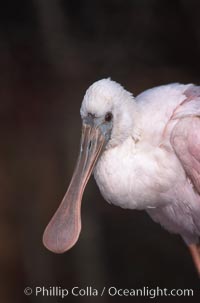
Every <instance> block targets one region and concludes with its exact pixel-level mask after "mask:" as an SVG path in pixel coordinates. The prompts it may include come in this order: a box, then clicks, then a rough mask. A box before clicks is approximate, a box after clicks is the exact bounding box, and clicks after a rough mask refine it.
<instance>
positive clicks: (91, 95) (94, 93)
mask: <svg viewBox="0 0 200 303" xmlns="http://www.w3.org/2000/svg"><path fill="white" fill-rule="evenodd" d="M80 112H81V117H82V122H83V126H82V137H81V146H80V153H79V158H78V161H77V165H76V168H75V171H74V174H73V177H72V180H71V183H70V185H69V188H68V190H67V193H66V195H65V197H64V198H63V201H62V203H61V205H60V207H59V208H58V210H57V211H56V213H55V214H54V216H53V218H52V219H51V221H50V223H49V224H48V226H47V228H46V230H45V233H44V237H43V242H44V245H45V246H46V247H47V248H48V249H50V250H52V251H54V252H57V253H62V252H64V251H66V250H68V249H69V248H71V247H72V246H73V245H74V244H75V243H76V241H77V239H78V236H79V233H80V230H81V217H80V209H81V200H82V195H83V192H84V189H85V186H86V184H87V182H88V180H89V177H90V175H91V173H92V171H93V168H94V166H95V163H96V162H97V160H98V158H99V157H100V155H101V153H102V152H103V151H104V150H105V149H108V148H111V147H114V146H116V145H118V144H121V143H122V142H123V141H124V140H125V139H126V138H127V137H128V136H129V135H130V134H131V131H132V129H133V123H134V113H136V110H135V102H134V99H133V96H132V95H131V93H129V92H128V91H126V90H125V89H124V88H123V87H122V86H121V85H120V84H118V83H116V82H114V81H112V80H110V79H103V80H99V81H97V82H95V83H94V84H92V85H91V86H90V87H89V88H88V90H87V91H86V94H85V96H84V99H83V102H82V106H81V110H80Z"/></svg>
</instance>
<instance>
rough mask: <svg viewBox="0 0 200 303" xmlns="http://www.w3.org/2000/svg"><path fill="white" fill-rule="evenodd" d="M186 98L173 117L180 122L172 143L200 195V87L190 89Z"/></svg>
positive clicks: (174, 132) (173, 134)
mask: <svg viewBox="0 0 200 303" xmlns="http://www.w3.org/2000/svg"><path fill="white" fill-rule="evenodd" d="M185 96H186V99H185V100H184V102H183V103H182V105H180V107H179V108H178V109H177V111H176V112H175V115H174V117H173V119H178V122H177V123H176V125H175V127H174V128H173V131H172V133H171V137H170V141H171V144H172V147H173V148H174V151H175V153H176V155H177V157H178V158H179V160H180V162H181V164H182V166H183V168H184V169H185V172H186V174H187V176H188V177H189V178H190V180H191V181H192V183H193V185H194V188H195V190H196V191H197V192H198V193H199V194H200V87H195V86H192V87H190V88H189V89H188V90H187V91H186V92H185Z"/></svg>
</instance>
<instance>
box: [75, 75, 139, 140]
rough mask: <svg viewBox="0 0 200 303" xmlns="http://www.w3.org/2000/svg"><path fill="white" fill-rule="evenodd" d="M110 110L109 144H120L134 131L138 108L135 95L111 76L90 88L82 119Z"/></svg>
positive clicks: (85, 98)
mask: <svg viewBox="0 0 200 303" xmlns="http://www.w3.org/2000/svg"><path fill="white" fill-rule="evenodd" d="M108 112H111V113H112V114H113V129H112V133H111V139H110V141H109V146H110V145H111V146H113V145H118V144H119V143H121V142H123V141H124V140H125V139H126V138H127V137H128V136H129V135H130V134H131V133H132V132H133V125H134V120H135V118H136V116H137V110H136V103H135V101H134V97H133V95H132V94H131V93H130V92H128V91H127V90H125V89H124V88H123V87H122V86H121V85H120V84H119V83H117V82H115V81H112V80H111V79H110V78H108V79H102V80H99V81H97V82H95V83H93V84H92V85H91V86H90V87H89V88H88V90H87V91H86V94H85V96H84V98H83V102H82V106H81V110H80V113H81V117H82V119H84V118H85V117H87V115H88V114H89V113H90V114H93V115H94V116H95V117H97V118H99V117H104V116H105V115H106V113H108Z"/></svg>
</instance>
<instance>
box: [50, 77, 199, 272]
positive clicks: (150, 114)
mask: <svg viewBox="0 0 200 303" xmlns="http://www.w3.org/2000/svg"><path fill="white" fill-rule="evenodd" d="M199 116H200V88H199V87H197V86H194V85H193V84H188V85H182V84H177V83H175V84H169V85H163V86H159V87H155V88H152V89H149V90H147V91H145V92H143V93H141V94H140V95H139V96H137V97H136V98H134V97H133V96H132V94H131V93H129V92H128V91H126V90H125V89H124V88H123V87H122V86H121V85H120V84H118V83H116V82H114V81H112V80H110V79H103V80H100V81H97V82H95V83H94V84H93V85H91V86H90V87H89V89H88V90H87V92H86V94H85V97H84V99H83V103H82V106H81V117H82V120H83V124H84V127H86V128H87V132H88V133H87V135H85V132H86V131H85V130H83V135H82V145H81V153H80V158H79V162H78V165H77V172H76V173H75V175H74V177H73V179H72V183H71V184H70V187H69V190H68V192H67V194H66V196H65V197H64V199H63V202H62V204H61V206H60V208H59V209H58V211H57V213H56V214H55V215H54V217H53V219H52V221H51V222H50V224H49V225H48V227H47V229H46V233H45V236H44V242H45V245H46V246H47V247H48V248H50V249H51V250H54V251H56V252H61V251H63V250H67V249H69V248H70V247H71V246H72V245H73V244H74V243H75V241H76V240H77V238H78V234H79V232H80V222H79V221H80V214H79V213H80V200H81V198H82V193H83V190H84V188H85V185H86V183H87V180H88V179H89V176H90V174H91V172H92V168H93V167H94V165H95V163H96V165H95V167H94V177H95V179H96V182H97V184H98V186H99V188H100V191H101V193H102V195H103V196H104V198H105V199H106V200H107V201H108V202H109V203H113V204H115V205H118V206H120V207H123V208H130V209H144V210H146V211H147V212H148V213H149V215H150V216H151V217H152V219H153V220H154V221H156V222H159V223H160V224H161V225H162V226H164V227H165V228H166V229H167V230H169V231H171V232H174V233H178V234H180V235H181V236H182V238H183V239H184V241H185V242H186V244H187V245H189V247H190V250H191V252H192V255H193V257H194V260H195V264H196V265H197V268H198V270H199V272H200V258H199V257H198V256H197V247H196V246H195V245H194V244H196V243H198V240H199V236H200V195H199V194H200V119H199ZM88 138H89V139H88ZM97 138H98V140H100V141H99V142H100V143H98V144H97V143H95V142H97ZM86 139H87V140H89V141H87V142H86ZM95 144H96V145H95ZM100 145H101V147H98V146H100ZM83 150H86V151H85V156H83ZM100 150H101V152H100ZM91 157H93V160H92V161H91V163H90V164H88V163H89V162H88V161H89V160H88V159H90V158H91ZM82 158H84V160H82ZM81 161H83V162H84V163H83V164H80V163H82V162H81ZM80 167H81V169H80ZM78 171H79V173H80V177H79V178H80V179H81V180H82V179H84V180H85V181H81V180H80V179H78V177H77V173H78ZM76 179H77V180H76ZM74 180H76V181H74ZM76 184H78V185H77V188H78V189H77V190H78V191H79V195H77V193H76V195H75V196H76V198H74V191H72V188H73V189H75V187H76ZM75 191H76V190H75ZM72 192H73V194H72ZM70 201H71V202H70ZM74 201H76V202H77V203H76V205H79V206H78V207H76V208H74V209H73V211H70V210H69V208H70V207H69V205H70V203H72V202H73V203H74ZM72 217H73V218H74V219H72ZM69 218H70V219H69ZM64 220H65V221H64ZM66 222H68V223H66ZM69 222H70V224H69ZM58 223H59V224H58ZM58 225H59V228H58ZM60 226H61V227H62V228H60ZM71 226H73V228H72V227H71ZM69 231H70V232H71V236H70V239H71V240H69V236H65V233H67V232H68V233H69ZM55 237H56V244H55ZM62 241H64V242H65V245H63V246H62V245H61V242H62ZM59 243H60V244H59ZM61 246H62V249H61V248H60V247H61Z"/></svg>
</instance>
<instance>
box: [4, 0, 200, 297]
mask: <svg viewBox="0 0 200 303" xmlns="http://www.w3.org/2000/svg"><path fill="white" fill-rule="evenodd" d="M199 10H200V3H199V1H195V0H190V1H187V0H173V1H170V0H163V1H160V0H148V1H145V0H126V1H124V0H101V1H100V0H96V1H92V0H85V1H83V0H74V1H64V0H60V1H59V0H58V1H55V0H31V1H26V0H23V1H22V0H18V1H14V0H13V1H11V0H7V1H2V2H1V4H0V125H1V127H0V135H1V137H0V138H1V139H0V191H1V193H0V194H1V203H0V302H2V303H10V302H11V303H12V302H14V303H15V302H17V303H18V302H20V303H24V302H28V303H29V302H30V303H35V302H37V303H40V302H52V303H54V302H64V301H66V302H77V303H79V302H83V303H84V302H103V303H109V302H124V300H125V301H126V302H138V303H143V302H149V301H152V300H150V299H148V298H144V297H143V298H142V297H138V298H134V297H133V298H131V297H121V298H120V297H113V298H112V297H108V296H106V295H105V296H103V297H97V298H95V297H76V298H75V297H72V296H71V297H67V298H66V299H65V300H62V299H61V298H58V297H41V296H40V297H36V296H34V295H32V296H29V297H28V296H25V295H24V293H23V291H24V288H25V287H27V286H30V287H35V286H45V287H47V288H49V287H50V286H61V287H64V288H71V287H74V286H80V287H83V288H84V287H86V286H93V287H94V288H97V289H101V288H102V287H103V286H106V287H109V286H116V287H118V288H140V287H143V286H148V287H149V288H151V287H156V286H159V287H160V288H164V287H168V288H176V289H178V288H192V289H194V297H190V298H188V297H186V298H184V297H170V298H169V297H168V298H167V297H160V298H157V299H155V301H156V302H199V299H200V280H199V279H198V277H197V274H196V272H195V269H194V267H193V263H192V260H191V258H190V255H189V252H188V250H187V248H186V247H185V245H184V243H183V242H182V240H181V239H180V238H179V237H178V236H174V235H170V234H169V233H167V232H166V231H164V230H163V229H161V227H160V226H159V225H156V224H154V223H153V222H152V221H151V219H150V218H149V217H148V216H147V215H146V214H145V212H139V211H129V210H123V209H120V208H117V207H114V206H111V205H109V204H108V203H107V202H105V201H104V200H103V198H102V197H101V195H100V193H99V190H98V188H97V186H96V184H95V182H94V181H93V180H91V181H90V182H89V185H88V186H87V189H86V191H85V194H84V201H83V207H82V223H83V229H82V233H81V236H80V239H79V241H78V243H77V244H76V246H75V247H74V248H73V249H71V250H70V251H69V252H67V253H65V254H64V255H56V254H53V253H51V252H49V251H47V250H46V249H45V248H44V247H43V245H42V234H43V231H44V228H45V227H46V225H47V223H48V221H49V219H50V218H51V216H52V215H53V213H54V211H55V210H56V208H57V206H58V205H59V203H60V201H61V200H62V197H63V195H64V193H65V191H66V189H67V186H68V184H69V181H70V178H71V175H72V172H73V167H74V164H75V161H76V157H77V154H78V149H79V140H80V131H81V120H80V116H79V109H80V105H81V101H82V98H83V96H84V93H85V90H86V89H87V87H88V86H89V85H90V84H91V83H93V82H94V81H96V80H98V79H101V78H103V77H111V78H112V79H113V80H116V81H118V82H120V83H121V84H122V85H124V86H125V87H126V88H127V89H128V90H130V91H131V92H133V93H134V95H137V94H138V93H139V92H141V91H143V90H145V89H147V88H149V87H152V86H157V85H160V84H164V83H170V82H183V83H188V82H193V83H197V84H198V83H199V69H200V60H199V56H200V18H199ZM92 179H93V178H92Z"/></svg>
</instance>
